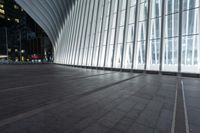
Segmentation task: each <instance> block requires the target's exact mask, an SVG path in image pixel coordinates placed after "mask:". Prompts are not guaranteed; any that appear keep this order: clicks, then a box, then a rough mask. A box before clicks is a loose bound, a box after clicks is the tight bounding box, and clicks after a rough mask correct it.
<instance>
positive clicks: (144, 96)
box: [0, 64, 200, 133]
mask: <svg viewBox="0 0 200 133" xmlns="http://www.w3.org/2000/svg"><path fill="white" fill-rule="evenodd" d="M178 82H181V88H182V91H183V98H180V101H182V102H177V99H178V98H179V95H177V84H178ZM199 86H200V80H199V79H197V78H196V79H195V78H180V79H179V78H177V77H176V76H164V75H152V74H142V73H125V72H115V71H103V70H94V69H83V68H73V67H67V66H61V65H54V64H43V65H42V64H40V65H1V66H0V133H171V132H172V130H174V131H175V133H176V132H177V133H178V130H179V129H178V128H177V129H176V126H177V127H178V124H177V125H176V123H179V120H181V119H182V118H178V117H177V118H176V113H175V112H176V109H179V110H180V112H182V114H184V116H185V117H186V118H184V123H186V124H187V123H188V130H189V131H190V132H192V133H200V128H199V127H200V115H199V114H200V104H199V102H200V87H199ZM178 101H179V100H178ZM175 103H176V104H175ZM179 104H183V105H185V108H184V109H182V108H179ZM183 107H184V106H183ZM180 116H181V115H180ZM179 127H182V129H183V130H184V131H185V132H186V130H187V129H185V127H184V125H181V124H180V125H179ZM186 128H187V126H186ZM182 133H184V132H182Z"/></svg>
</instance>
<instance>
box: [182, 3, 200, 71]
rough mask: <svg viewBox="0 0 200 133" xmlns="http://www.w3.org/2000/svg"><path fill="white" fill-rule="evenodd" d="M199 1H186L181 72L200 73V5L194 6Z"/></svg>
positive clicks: (183, 20)
mask: <svg viewBox="0 0 200 133" xmlns="http://www.w3.org/2000/svg"><path fill="white" fill-rule="evenodd" d="M193 2H194V3H199V2H197V1H195V0H194V1H190V0H188V1H187V2H186V1H185V2H184V3H183V4H184V6H185V5H187V6H186V7H187V8H185V9H188V10H186V11H184V12H183V18H182V31H183V32H182V35H183V36H182V51H181V72H187V73H199V72H200V42H199V38H200V36H199V30H200V29H199V28H200V27H199V18H200V14H199V12H200V10H199V7H198V8H196V9H190V8H194V6H195V5H194V3H193ZM189 9H190V10H189Z"/></svg>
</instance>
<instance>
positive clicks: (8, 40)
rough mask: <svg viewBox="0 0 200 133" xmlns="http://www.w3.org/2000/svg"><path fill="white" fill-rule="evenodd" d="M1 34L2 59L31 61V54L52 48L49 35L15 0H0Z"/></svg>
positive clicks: (40, 53)
mask: <svg viewBox="0 0 200 133" xmlns="http://www.w3.org/2000/svg"><path fill="white" fill-rule="evenodd" d="M0 34H1V36H0V59H2V58H5V57H7V56H8V57H7V59H9V60H10V61H30V60H31V55H33V54H39V55H44V54H45V53H46V51H45V49H51V44H50V41H46V40H48V37H47V35H46V34H45V33H44V32H43V30H42V29H41V28H40V27H39V26H38V25H37V24H36V23H35V22H34V21H33V20H32V19H31V18H30V17H29V16H28V15H27V14H26V12H24V10H23V9H22V8H21V7H20V6H19V5H18V4H17V3H16V2H15V1H14V0H0ZM44 42H48V43H49V44H44ZM46 47H49V48H46ZM47 53H49V51H48V52H47ZM50 53H51V54H52V50H50ZM45 56H46V55H44V57H45ZM46 59H47V58H46Z"/></svg>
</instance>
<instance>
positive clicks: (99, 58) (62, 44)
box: [16, 0, 200, 73]
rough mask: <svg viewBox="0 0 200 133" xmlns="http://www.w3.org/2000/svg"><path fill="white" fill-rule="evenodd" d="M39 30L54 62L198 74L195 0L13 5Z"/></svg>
mask: <svg viewBox="0 0 200 133" xmlns="http://www.w3.org/2000/svg"><path fill="white" fill-rule="evenodd" d="M16 1H17V2H18V3H19V4H20V5H21V6H22V7H23V8H24V9H25V11H26V12H27V13H28V14H29V15H30V16H31V17H33V19H34V20H35V21H36V22H37V23H38V24H39V25H40V26H41V27H42V28H43V29H44V30H45V32H46V33H47V35H48V36H49V38H50V40H51V42H52V44H53V47H54V62H55V63H59V64H69V65H77V66H89V67H105V68H118V69H133V70H153V71H171V72H183V73H184V72H187V73H188V72H189V73H190V72H191V73H200V35H199V31H200V7H199V3H200V2H199V0H16Z"/></svg>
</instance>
